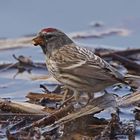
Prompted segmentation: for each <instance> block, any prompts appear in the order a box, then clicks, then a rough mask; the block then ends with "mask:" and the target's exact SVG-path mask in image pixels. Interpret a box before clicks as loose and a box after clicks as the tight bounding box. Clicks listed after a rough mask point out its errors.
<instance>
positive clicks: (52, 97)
mask: <svg viewBox="0 0 140 140" xmlns="http://www.w3.org/2000/svg"><path fill="white" fill-rule="evenodd" d="M26 98H29V99H30V100H32V101H39V100H41V99H43V98H44V99H49V100H54V101H62V99H63V95H60V94H53V93H50V94H47V93H44V94H41V93H34V92H29V93H28V94H27V96H26Z"/></svg>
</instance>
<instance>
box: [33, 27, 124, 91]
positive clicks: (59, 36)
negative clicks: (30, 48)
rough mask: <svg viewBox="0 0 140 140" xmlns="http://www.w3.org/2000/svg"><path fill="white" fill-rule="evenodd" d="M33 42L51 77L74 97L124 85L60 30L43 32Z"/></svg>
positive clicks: (112, 70)
mask: <svg viewBox="0 0 140 140" xmlns="http://www.w3.org/2000/svg"><path fill="white" fill-rule="evenodd" d="M33 42H34V44H35V45H40V46H41V48H42V50H43V52H44V54H45V56H46V64H47V67H48V70H49V72H50V73H51V74H52V75H53V77H54V78H55V79H56V80H58V81H59V82H60V83H62V84H64V85H65V86H67V87H68V88H70V89H72V90H73V91H74V92H75V93H78V92H81V91H82V92H88V93H89V92H98V91H101V90H104V89H105V88H106V87H107V86H110V85H113V84H115V83H118V82H123V81H124V78H125V76H124V75H123V74H121V73H120V72H119V71H117V70H116V69H115V68H114V67H112V66H111V65H110V64H109V63H107V62H106V61H104V60H103V59H102V58H100V57H98V56H97V55H95V54H94V53H93V52H92V51H90V50H88V49H86V48H82V47H80V46H77V45H76V44H75V43H74V42H73V41H72V40H71V39H70V38H69V37H68V36H67V35H66V34H64V33H63V32H61V31H60V30H57V29H54V28H46V29H43V30H41V32H39V34H38V36H37V37H36V38H34V39H33Z"/></svg>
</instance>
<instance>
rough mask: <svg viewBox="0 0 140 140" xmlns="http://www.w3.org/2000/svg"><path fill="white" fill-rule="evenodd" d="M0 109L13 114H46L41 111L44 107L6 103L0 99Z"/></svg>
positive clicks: (12, 102)
mask: <svg viewBox="0 0 140 140" xmlns="http://www.w3.org/2000/svg"><path fill="white" fill-rule="evenodd" d="M0 109H1V110H2V111H8V112H13V113H30V114H39V113H40V114H47V112H45V111H43V109H44V107H43V106H40V105H35V104H31V103H22V102H16V101H7V100H4V99H0Z"/></svg>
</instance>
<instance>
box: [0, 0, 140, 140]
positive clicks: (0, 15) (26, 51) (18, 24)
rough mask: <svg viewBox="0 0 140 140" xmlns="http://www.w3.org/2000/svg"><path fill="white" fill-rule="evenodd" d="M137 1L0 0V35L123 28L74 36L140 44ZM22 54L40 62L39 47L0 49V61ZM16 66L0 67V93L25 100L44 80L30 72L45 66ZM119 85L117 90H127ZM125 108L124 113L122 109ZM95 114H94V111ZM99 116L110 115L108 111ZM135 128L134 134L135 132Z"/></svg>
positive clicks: (127, 113)
mask: <svg viewBox="0 0 140 140" xmlns="http://www.w3.org/2000/svg"><path fill="white" fill-rule="evenodd" d="M139 5H140V1H139V0H135V1H129V2H128V0H123V1H122V0H117V1H112V0H107V1H99V0H89V1H81V0H77V1H74V0H71V1H65V0H61V2H60V1H53V0H52V1H47V0H42V1H41V2H40V1H34V0H30V1H27V0H24V1H18V0H13V1H8V0H4V1H0V19H1V24H0V38H18V37H20V36H23V35H28V34H32V33H36V32H37V31H39V30H40V29H41V28H44V27H50V26H51V27H57V28H60V29H62V30H63V31H65V32H66V33H73V32H77V31H90V30H93V31H97V32H99V31H105V30H108V29H111V28H119V29H127V30H128V31H129V32H130V33H129V34H128V35H125V36H122V35H111V36H105V37H104V38H90V39H75V41H76V42H78V43H83V44H89V45H91V46H94V45H96V46H101V45H103V46H108V47H109V48H111V47H112V48H128V47H132V48H133V47H136V48H139V47H140V39H139V36H140V26H139V25H140V14H139V13H140V8H139ZM98 21H101V22H102V23H103V27H91V25H90V24H91V23H93V22H95V23H96V22H98ZM13 54H15V55H16V56H19V55H25V56H28V57H31V59H32V60H33V61H35V62H44V57H43V55H42V51H41V49H40V48H37V47H29V48H22V49H12V50H6V51H0V63H7V62H12V63H13V62H16V61H15V59H14V58H13V57H12V55H13ZM16 73H17V70H15V69H12V70H8V71H3V72H1V71H0V97H2V98H11V99H13V100H18V101H25V100H26V99H25V96H26V95H27V93H28V92H29V91H35V92H41V89H40V88H39V85H40V84H41V83H44V82H45V81H41V80H40V81H32V80H31V76H35V75H38V76H39V75H46V74H47V73H48V72H47V69H46V70H39V71H38V70H33V71H31V74H29V73H27V72H24V73H21V74H18V75H17V76H16V77H15V78H14V76H15V75H16ZM127 92H128V91H127V89H122V91H120V94H121V95H122V96H123V93H127ZM132 110H133V107H132V108H122V109H121V111H122V113H121V114H120V115H121V118H122V120H131V119H134V114H133V111H132ZM124 112H125V113H124ZM97 116H98V115H97ZM99 117H106V118H110V115H109V113H108V112H103V113H102V114H100V115H99ZM139 131H140V130H139V127H138V128H137V138H136V140H139V139H140V136H139Z"/></svg>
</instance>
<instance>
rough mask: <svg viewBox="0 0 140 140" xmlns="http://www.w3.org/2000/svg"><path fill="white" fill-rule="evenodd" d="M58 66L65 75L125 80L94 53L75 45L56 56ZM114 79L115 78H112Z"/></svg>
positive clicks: (63, 49) (65, 47)
mask: <svg viewBox="0 0 140 140" xmlns="http://www.w3.org/2000/svg"><path fill="white" fill-rule="evenodd" d="M54 58H55V59H56V61H55V62H56V63H57V64H56V65H57V66H58V68H59V69H60V71H61V72H63V73H69V74H71V75H77V76H81V77H83V78H92V79H99V80H113V79H115V78H117V79H123V75H122V74H121V73H119V72H118V71H117V70H116V69H115V68H113V67H112V66H111V65H110V64H109V63H107V62H106V61H104V60H103V59H102V58H100V57H99V56H97V55H95V54H94V53H93V52H92V51H90V50H88V49H86V48H81V47H78V46H76V47H75V45H74V44H73V45H66V46H64V47H62V48H61V49H59V52H57V53H56V54H55V57H54ZM112 77H114V78H112Z"/></svg>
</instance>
